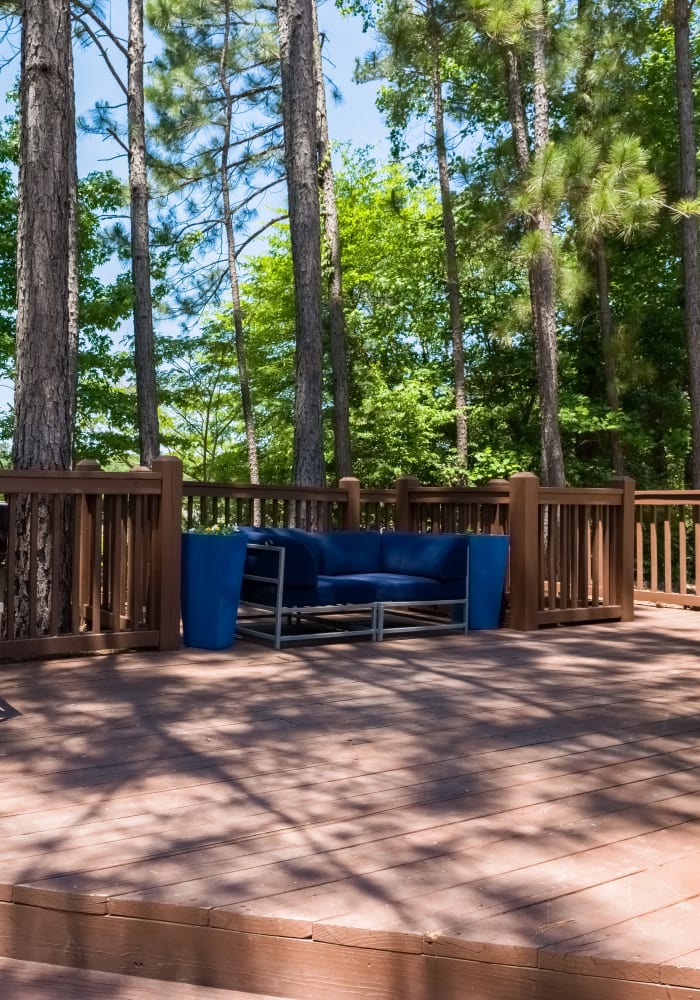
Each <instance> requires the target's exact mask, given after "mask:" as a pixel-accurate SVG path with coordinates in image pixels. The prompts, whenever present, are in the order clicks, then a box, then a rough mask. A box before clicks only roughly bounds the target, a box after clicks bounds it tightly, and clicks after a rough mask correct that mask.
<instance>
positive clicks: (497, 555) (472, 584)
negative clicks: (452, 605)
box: [469, 535, 510, 629]
mask: <svg viewBox="0 0 700 1000" xmlns="http://www.w3.org/2000/svg"><path fill="white" fill-rule="evenodd" d="M509 541H510V539H509V537H508V535H470V536H469V628H470V629H484V628H498V626H499V625H500V623H501V610H502V605H503V592H504V589H505V582H506V567H507V565H508V544H509Z"/></svg>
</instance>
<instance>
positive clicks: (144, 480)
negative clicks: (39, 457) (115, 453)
mask: <svg viewBox="0 0 700 1000" xmlns="http://www.w3.org/2000/svg"><path fill="white" fill-rule="evenodd" d="M162 480H163V474H162V473H161V472H155V471H154V472H152V471H150V470H143V471H141V470H137V471H132V472H104V471H103V470H99V471H94V472H93V471H83V470H77V471H73V470H67V471H59V470H45V469H31V470H30V469H8V470H3V471H2V472H0V494H2V493H43V494H60V493H64V494H70V495H73V496H74V495H77V494H88V495H94V494H100V493H107V494H128V493H146V494H159V493H160V492H161V483H162Z"/></svg>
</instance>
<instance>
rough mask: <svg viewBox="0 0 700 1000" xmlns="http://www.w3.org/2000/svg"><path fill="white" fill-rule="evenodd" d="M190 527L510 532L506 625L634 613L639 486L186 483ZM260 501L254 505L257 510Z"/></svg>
mask: <svg viewBox="0 0 700 1000" xmlns="http://www.w3.org/2000/svg"><path fill="white" fill-rule="evenodd" d="M183 493H184V496H185V524H186V526H187V527H195V526H197V525H200V524H211V523H213V522H214V521H216V520H220V521H221V523H228V524H231V523H234V522H235V523H238V524H262V525H268V526H274V527H294V526H297V527H312V528H316V527H318V528H322V529H326V528H336V529H344V530H350V529H369V530H399V531H423V532H444V531H450V532H468V531H473V532H479V533H484V534H500V533H505V534H509V535H510V539H511V559H510V578H509V581H510V582H509V587H508V591H509V597H508V603H509V623H510V625H511V626H512V627H513V628H517V629H521V630H525V631H527V630H530V629H536V628H538V627H539V626H542V625H548V624H563V623H567V622H578V621H603V620H614V619H621V620H628V619H629V618H631V617H632V615H633V558H634V533H633V532H634V484H633V483H632V481H631V480H627V479H626V480H620V481H619V482H618V483H615V484H613V485H611V486H610V487H609V488H608V489H595V490H584V489H581V490H570V489H562V490H551V489H543V488H541V487H540V485H539V480H538V479H537V477H536V476H533V475H532V474H530V473H519V474H517V475H515V476H512V477H511V479H510V480H508V481H506V480H493V481H492V482H490V483H489V484H487V485H486V486H484V487H477V488H474V487H449V488H443V487H426V486H421V485H420V483H419V482H418V480H416V479H411V478H403V479H399V480H398V481H397V484H396V488H395V489H393V490H366V489H361V487H360V484H359V482H358V480H356V479H352V478H348V479H343V480H341V482H340V484H339V485H338V487H336V488H334V489H326V490H312V489H302V488H299V487H289V488H287V487H285V488H278V487H274V488H273V487H262V486H256V487H252V486H236V485H231V484H223V483H217V484H214V483H206V484H204V483H194V482H186V483H184V484H183ZM256 504H257V507H256Z"/></svg>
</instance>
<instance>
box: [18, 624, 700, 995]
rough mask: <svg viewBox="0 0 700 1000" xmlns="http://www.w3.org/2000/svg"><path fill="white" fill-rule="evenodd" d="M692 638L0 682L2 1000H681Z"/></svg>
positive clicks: (107, 669) (409, 650) (555, 638)
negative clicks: (238, 998) (186, 986)
mask: <svg viewBox="0 0 700 1000" xmlns="http://www.w3.org/2000/svg"><path fill="white" fill-rule="evenodd" d="M699 639H700V616H698V615H697V614H695V613H692V612H685V611H680V610H668V611H662V610H658V609H653V608H647V609H639V610H638V615H637V619H636V621H635V622H633V623H629V624H616V625H588V626H581V627H578V628H574V627H569V628H560V629H557V630H547V631H541V632H539V633H535V634H527V635H524V634H519V633H515V632H509V631H499V632H491V633H471V634H470V635H469V636H460V635H454V636H442V637H439V638H435V637H432V638H411V639H402V640H395V641H390V642H386V643H384V644H372V643H369V642H363V641H359V642H356V643H354V644H352V645H350V644H347V645H338V644H326V645H317V646H307V647H299V648H294V649H293V650H291V651H286V650H285V651H283V652H279V653H275V652H273V651H270V650H269V648H267V647H264V646H259V645H253V644H252V643H243V642H240V641H239V643H238V644H237V645H236V647H235V648H234V649H233V650H231V651H226V652H223V653H207V652H204V651H200V650H187V649H186V650H182V651H181V652H178V653H174V654H166V653H155V654H147V653H143V652H141V653H133V654H106V655H102V656H96V657H92V658H85V659H79V660H63V661H53V662H42V663H29V664H26V663H25V664H10V665H5V666H3V667H1V668H0V768H1V773H2V809H1V810H0V835H1V837H2V841H1V845H0V858H1V861H2V864H1V865H0V955H1V956H5V958H6V959H12V960H22V961H21V962H16V961H15V962H7V961H5V962H4V964H3V963H2V962H0V980H3V982H1V983H0V993H1V994H2V996H3V997H4V998H7V997H34V996H41V995H42V994H41V992H40V990H39V991H38V992H34V993H32V992H31V990H30V988H29V987H27V988H26V990H25V991H24V992H23V990H22V985H21V983H22V981H25V982H26V981H28V980H26V979H25V980H23V979H22V977H23V976H24V975H25V972H21V971H17V970H26V969H27V968H30V969H31V968H34V969H36V970H37V976H38V977H39V979H37V982H40V981H41V975H48V976H49V978H51V974H52V972H51V970H49V972H48V973H46V972H45V970H46V966H45V965H44V966H39V965H36V966H31V967H28V966H26V965H24V963H25V962H28V961H29V962H36V963H51V964H56V965H62V966H66V967H68V966H72V967H75V968H76V969H83V970H90V969H93V970H98V971H99V973H100V975H101V976H102V979H100V984H101V983H102V982H103V981H104V983H106V984H107V985H105V986H104V991H103V992H99V989H102V986H101V985H100V986H99V989H98V987H95V992H94V995H95V996H98V995H100V996H119V997H122V996H123V997H127V996H128V997H141V996H143V997H147V996H148V997H155V996H160V995H161V993H162V995H165V993H166V992H168V996H172V998H173V1000H176V998H177V997H178V996H179V995H180V994H179V993H178V992H177V989H175V988H173V989H172V990H170V991H166V990H164V989H163V986H162V985H159V986H154V984H153V983H149V982H147V981H145V980H142V981H139V980H137V979H129V980H128V982H129V983H133V987H134V989H133V990H128V991H127V992H118V991H116V986H115V987H114V990H113V991H112V992H110V986H109V983H110V982H112V980H110V977H122V976H124V975H125V974H129V975H130V976H132V977H133V976H141V977H150V978H151V979H158V980H177V981H181V982H183V983H192V984H195V985H197V984H199V985H202V986H211V987H216V988H217V989H218V990H222V989H223V990H237V991H241V992H242V993H254V994H261V995H265V996H283V997H286V998H298V1000H356V998H362V1000H465V998H475V1000H520V998H525V997H527V998H536V1000H622V998H624V1000H656V998H662V997H663V998H665V1000H681V998H683V1000H689V998H695V1000H700V656H699V652H700V643H699V641H698V640H699ZM13 970H15V972H13ZM15 973H16V974H15ZM61 975H63V976H64V977H65V976H66V975H67V973H65V972H64V973H61V974H60V975H59V970H55V976H54V979H52V980H51V981H55V982H59V980H60V979H61ZM13 976H14V979H13ZM71 976H78V974H77V973H71ZM78 978H79V977H78ZM47 981H48V980H47ZM74 981H75V982H77V981H78V979H75V980H74ZM86 981H87V980H86ZM119 981H120V982H121V981H122V980H121V978H120V980H119ZM13 982H14V983H15V984H16V986H17V989H16V990H15V992H12V983H13ZM114 982H116V979H115V980H114ZM8 983H9V986H10V989H9V991H8V989H7V988H6V986H7V984H8ZM204 992H205V993H206V991H204ZM44 995H45V996H47V997H48V996H49V995H50V996H54V995H56V996H59V995H61V996H62V995H63V994H60V993H59V992H58V987H56V990H55V992H54V993H50V994H46V993H45V994H44ZM66 995H68V994H66ZM76 995H79V996H92V995H93V993H92V992H89V990H88V988H87V987H86V991H85V992H79V993H78V994H76ZM198 995H199V993H198V992H195V991H191V992H183V993H182V996H183V997H185V996H187V997H189V996H198ZM217 995H218V994H217V993H216V992H215V991H212V1000H213V998H214V997H215V996H217ZM233 996H235V994H233Z"/></svg>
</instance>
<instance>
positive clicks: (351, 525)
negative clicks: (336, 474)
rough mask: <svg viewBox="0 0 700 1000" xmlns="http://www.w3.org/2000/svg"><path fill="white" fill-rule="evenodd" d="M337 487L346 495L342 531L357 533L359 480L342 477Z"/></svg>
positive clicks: (353, 477) (358, 524)
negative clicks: (344, 491) (345, 492)
mask: <svg viewBox="0 0 700 1000" xmlns="http://www.w3.org/2000/svg"><path fill="white" fill-rule="evenodd" d="M338 486H339V487H340V489H341V490H346V491H347V495H348V498H347V502H346V504H345V516H344V518H343V530H344V531H358V530H359V528H360V480H359V479H356V478H355V476H343V478H342V479H341V480H340V482H339V483H338Z"/></svg>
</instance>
